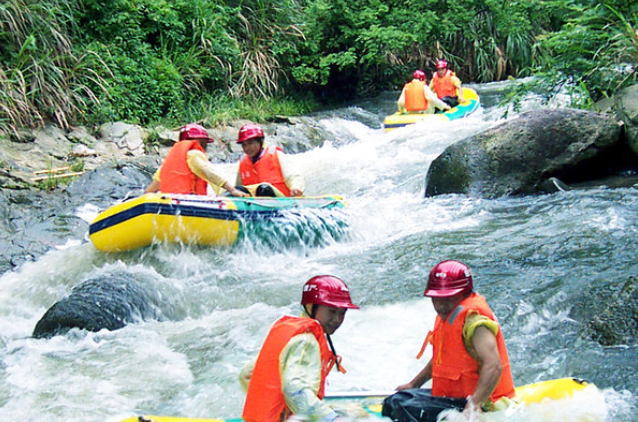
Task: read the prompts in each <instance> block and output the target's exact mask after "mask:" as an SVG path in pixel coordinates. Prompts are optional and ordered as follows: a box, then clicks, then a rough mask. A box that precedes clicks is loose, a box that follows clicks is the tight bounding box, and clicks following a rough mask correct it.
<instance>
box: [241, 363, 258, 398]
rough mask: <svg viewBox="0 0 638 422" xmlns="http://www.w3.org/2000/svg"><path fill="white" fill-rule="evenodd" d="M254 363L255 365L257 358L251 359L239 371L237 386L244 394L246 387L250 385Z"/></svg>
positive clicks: (246, 390)
mask: <svg viewBox="0 0 638 422" xmlns="http://www.w3.org/2000/svg"><path fill="white" fill-rule="evenodd" d="M255 363H257V358H253V359H252V360H251V361H249V362H248V363H247V364H245V365H244V367H243V368H242V369H241V371H239V385H240V386H241V389H242V390H243V392H244V393H246V392H248V385H249V384H250V379H251V378H252V376H253V371H254V370H255Z"/></svg>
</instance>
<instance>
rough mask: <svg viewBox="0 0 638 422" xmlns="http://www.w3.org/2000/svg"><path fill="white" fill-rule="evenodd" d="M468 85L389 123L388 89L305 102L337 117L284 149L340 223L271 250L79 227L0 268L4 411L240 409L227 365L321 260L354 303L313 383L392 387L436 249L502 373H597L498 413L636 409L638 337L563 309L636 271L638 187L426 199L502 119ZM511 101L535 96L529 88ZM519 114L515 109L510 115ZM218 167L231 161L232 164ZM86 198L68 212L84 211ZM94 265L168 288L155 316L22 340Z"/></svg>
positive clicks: (553, 417) (81, 416)
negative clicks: (307, 140) (500, 357)
mask: <svg viewBox="0 0 638 422" xmlns="http://www.w3.org/2000/svg"><path fill="white" fill-rule="evenodd" d="M474 88H476V89H477V91H478V93H479V95H481V98H482V102H483V108H482V109H480V110H479V111H478V112H476V113H475V114H473V115H472V116H470V117H468V118H466V119H463V120H460V121H453V122H439V123H435V124H418V125H413V126H411V127H406V128H402V129H398V130H395V131H392V132H389V133H385V132H384V131H383V129H382V128H381V122H382V119H383V116H384V115H385V114H388V113H391V112H392V111H393V107H394V104H393V102H394V100H395V99H396V96H397V93H388V94H386V95H383V96H381V97H379V98H376V99H374V100H369V101H366V102H361V103H359V104H356V105H352V106H350V107H344V108H342V109H338V110H333V111H330V112H325V113H320V114H317V115H313V116H306V117H304V118H303V119H302V122H305V123H303V124H307V125H312V126H314V127H319V128H321V130H323V131H326V132H329V133H331V134H332V140H331V141H327V142H325V143H324V144H323V145H320V146H318V147H316V148H312V149H310V150H309V151H306V152H303V153H299V154H295V155H294V156H293V159H294V160H295V163H296V165H298V166H300V168H302V169H303V170H304V174H305V179H306V184H307V190H306V194H308V195H320V194H340V195H343V196H344V197H346V198H347V200H348V207H347V209H346V213H347V219H348V230H347V233H346V235H345V236H344V237H343V238H341V239H338V240H335V241H330V242H327V243H324V244H321V245H319V246H318V245H316V244H312V245H303V244H301V245H299V244H298V245H295V246H294V247H286V245H281V246H282V247H277V248H270V247H266V246H265V245H263V244H260V243H251V242H244V243H243V244H241V245H239V246H236V247H233V248H220V249H214V248H202V247H186V246H179V245H155V246H152V247H148V248H144V249H141V250H137V251H132V252H127V253H121V254H105V253H102V252H99V251H97V250H96V249H95V248H94V247H93V246H92V245H91V244H90V242H87V241H86V239H76V242H70V243H66V244H65V245H60V248H56V249H53V250H51V251H50V252H48V253H47V254H45V255H44V256H42V257H40V258H38V259H37V260H36V261H34V262H28V263H26V264H24V265H22V266H21V267H19V268H17V269H15V270H14V271H11V272H7V273H5V274H3V275H2V276H1V277H0V421H2V422H19V421H46V422H62V421H65V422H69V421H77V422H80V421H82V422H87V421H96V422H97V421H106V422H118V421H120V420H122V419H124V418H126V417H129V416H132V415H136V414H156V415H174V416H187V417H191V418H233V417H235V418H236V417H239V416H240V415H241V410H242V406H243V399H244V394H243V392H242V391H241V388H240V386H239V383H238V374H239V371H240V369H241V368H242V366H243V365H244V364H245V363H246V362H247V361H248V360H250V359H251V358H253V357H254V356H255V355H256V354H257V353H258V351H259V348H260V346H261V343H262V342H263V340H264V337H265V335H266V334H267V332H268V330H269V328H270V326H271V324H272V323H273V322H274V321H275V320H276V319H277V318H279V317H280V316H282V315H284V314H291V315H297V314H299V312H300V307H299V304H298V303H299V300H300V297H301V286H302V285H303V283H304V282H305V281H306V280H307V279H309V278H310V277H312V276H314V275H318V274H333V275H337V276H339V277H340V278H342V279H343V280H344V281H345V282H346V283H347V284H348V286H349V287H350V289H351V294H352V298H353V301H354V302H355V303H357V304H359V305H360V306H361V309H360V310H350V311H348V313H347V316H346V320H345V322H344V324H343V325H342V327H341V328H340V329H339V330H338V331H337V332H336V333H335V334H334V336H333V341H334V344H335V347H336V349H337V351H338V353H339V354H340V355H342V356H343V365H344V367H345V368H346V369H347V374H345V375H343V374H340V373H337V372H334V373H332V374H331V375H330V376H329V379H328V382H329V385H328V387H327V390H328V391H329V392H341V391H367V390H375V391H379V390H382V391H391V390H392V389H393V388H394V387H395V386H397V385H399V384H402V383H404V382H407V381H409V380H410V379H411V378H412V377H413V376H414V375H415V374H416V373H417V372H418V371H419V370H420V369H421V368H422V366H423V365H424V364H425V363H426V361H427V358H428V355H427V353H426V356H424V357H423V358H422V360H420V361H418V360H416V359H415V355H416V354H417V352H418V351H419V349H420V347H421V344H422V342H423V340H424V338H425V335H426V334H427V332H428V330H429V329H430V328H431V326H432V324H433V322H434V317H435V313H434V310H433V308H432V305H431V301H430V300H429V299H427V298H424V297H423V290H424V288H425V283H426V280H427V275H428V272H429V270H430V268H431V267H432V266H433V265H434V264H436V263H437V262H439V261H441V260H443V259H458V260H461V261H463V262H465V263H467V264H468V265H469V266H470V268H472V270H473V273H474V284H475V288H476V290H477V291H479V292H480V293H482V294H483V295H484V296H486V298H487V299H488V302H489V303H490V304H491V306H492V308H493V309H494V311H495V313H496V314H497V316H498V317H499V321H500V323H501V325H502V327H503V331H504V334H505V339H506V342H507V345H508V349H509V353H510V361H511V363H512V371H513V376H514V381H515V384H516V385H523V384H528V383H532V382H536V381H543V380H550V379H554V378H561V377H568V376H573V377H579V378H584V379H587V380H589V381H591V382H593V383H595V384H596V385H597V386H598V387H599V391H595V392H589V391H588V392H587V393H583V394H582V395H580V396H577V397H576V396H575V397H574V399H572V400H564V401H561V402H560V403H558V404H556V403H550V404H546V405H544V406H538V407H530V408H526V409H518V410H517V411H516V413H515V415H511V414H508V415H500V416H497V417H496V419H497V420H516V421H523V422H527V421H528V422H540V421H577V420H588V421H609V422H611V421H614V422H620V421H638V416H636V405H637V397H638V370H637V369H638V344H636V342H634V343H630V344H626V345H622V346H614V347H603V346H601V345H600V344H598V343H596V342H594V341H592V340H590V339H588V338H586V337H583V336H582V335H581V332H582V324H583V322H582V321H577V320H575V319H574V318H572V317H570V310H571V309H572V308H573V306H574V305H576V304H577V302H578V301H579V300H581V299H582V297H583V296H582V295H583V294H587V290H586V289H587V288H588V286H592V285H596V286H605V285H609V286H614V285H617V284H620V283H624V282H625V281H626V279H627V278H628V277H629V276H630V275H636V274H637V272H638V263H637V262H636V250H638V190H637V189H635V188H616V189H611V188H605V187H601V188H595V189H587V190H572V191H566V192H558V193H555V194H548V195H537V196H526V197H515V198H499V199H492V200H486V199H478V198H469V197H466V196H462V195H445V196H440V197H434V198H424V190H425V183H424V182H425V175H426V172H427V169H428V167H429V165H430V163H431V162H432V161H433V160H434V159H435V158H436V157H437V156H438V155H439V154H440V153H441V152H442V151H443V150H444V149H445V148H446V147H447V146H448V145H450V144H452V143H454V142H456V141H458V140H461V139H464V138H466V137H469V136H471V135H473V134H476V133H478V132H481V131H483V130H486V129H488V128H490V127H492V126H494V125H497V124H498V123H500V122H502V121H503V119H504V117H503V116H504V112H505V110H506V108H505V107H503V106H500V105H498V99H499V93H500V92H501V89H502V85H500V84H489V85H478V86H474ZM523 106H524V108H526V109H531V108H534V107H541V106H542V105H541V104H540V103H539V102H538V101H537V100H536V99H535V98H533V97H531V98H529V99H527V100H526V101H524V102H523ZM515 115H516V114H515V113H514V112H513V111H512V110H510V112H509V114H508V118H513V117H514V116H515ZM222 168H223V169H224V171H225V172H227V174H228V176H231V175H233V174H234V172H235V171H236V165H231V164H227V165H226V164H225V165H222ZM91 209H93V208H92V204H86V206H85V207H82V208H80V209H78V210H76V213H77V215H78V216H80V217H82V218H85V219H87V220H90V219H91V218H92V217H94V214H93V215H91V212H90V211H87V210H91ZM109 274H129V275H132V276H133V275H134V276H135V277H137V278H143V279H144V280H147V282H148V283H149V284H151V285H152V287H153V289H156V290H157V291H158V292H160V293H161V295H162V297H163V298H164V299H165V302H166V305H165V307H164V308H163V310H164V314H165V318H163V319H162V320H161V321H147V322H144V323H136V324H131V325H128V326H126V327H125V328H123V329H120V330H116V331H112V332H111V331H106V330H103V331H100V332H97V333H92V332H90V333H89V332H85V331H82V330H72V331H70V332H69V333H68V334H66V335H63V336H55V337H53V338H51V339H33V338H31V333H32V331H33V328H34V326H35V324H36V323H37V321H38V320H39V319H40V318H41V317H42V315H43V314H44V312H45V311H46V309H48V308H49V307H50V306H51V305H52V304H53V303H55V302H56V301H58V300H60V299H61V298H63V297H64V296H65V295H67V294H69V292H70V290H71V288H73V286H75V285H77V284H78V283H80V282H81V281H82V280H85V279H87V278H89V277H93V276H99V275H104V276H108V275H109Z"/></svg>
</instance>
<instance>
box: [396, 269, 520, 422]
mask: <svg viewBox="0 0 638 422" xmlns="http://www.w3.org/2000/svg"><path fill="white" fill-rule="evenodd" d="M424 295H425V296H428V297H431V298H432V304H433V305H434V309H435V311H436V313H437V317H436V321H435V323H434V329H433V330H432V331H430V332H429V333H428V335H427V337H426V339H425V342H424V343H423V347H422V348H421V352H420V353H419V355H418V356H417V358H419V357H421V355H422V354H423V352H424V350H425V348H426V346H427V345H428V344H432V346H433V348H434V350H433V355H432V358H431V359H430V361H429V362H428V364H427V365H426V366H425V368H423V370H421V372H419V374H418V375H417V376H416V377H414V379H412V381H410V382H408V383H407V384H403V385H400V386H398V387H397V388H396V389H397V390H399V392H398V393H395V394H394V395H392V396H389V397H388V398H386V400H385V401H384V406H383V415H384V416H389V417H391V418H392V419H393V420H395V421H401V420H404V419H403V418H402V416H401V412H402V411H403V410H400V409H399V408H401V407H402V406H397V404H398V403H399V402H401V401H403V402H404V403H405V401H404V400H405V399H406V398H410V399H412V398H416V397H418V399H417V401H419V403H420V404H421V405H422V406H421V408H420V409H418V412H419V414H422V415H425V417H423V418H421V419H409V420H422V421H425V420H431V421H436V417H437V415H438V414H439V413H440V412H441V411H443V410H446V409H456V410H458V411H463V412H464V413H466V415H471V414H473V413H477V412H479V411H481V410H496V409H499V410H500V409H503V408H506V407H507V406H508V405H509V404H510V400H509V399H510V398H512V397H514V383H513V381H512V373H511V370H510V363H509V358H508V355H507V349H506V347H505V340H504V339H503V332H502V330H501V328H500V326H499V324H498V321H497V319H496V317H495V316H494V313H493V312H492V310H491V309H490V307H489V306H488V304H487V303H486V301H485V298H484V297H483V296H481V295H480V294H478V293H475V292H474V291H473V281H472V274H471V273H470V269H469V268H468V267H467V266H466V265H465V264H463V263H461V262H459V261H454V260H447V261H443V262H440V263H438V264H437V265H436V266H434V268H432V271H431V272H430V276H429V278H428V283H427V287H426V289H425V293H424ZM430 379H432V389H431V390H430V389H420V388H419V387H421V386H422V385H423V384H424V383H425V382H426V381H428V380H430ZM414 389H416V390H414ZM404 390H405V391H404ZM410 396H411V397H410ZM403 408H405V407H404V406H403Z"/></svg>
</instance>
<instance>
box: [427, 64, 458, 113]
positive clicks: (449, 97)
mask: <svg viewBox="0 0 638 422" xmlns="http://www.w3.org/2000/svg"><path fill="white" fill-rule="evenodd" d="M430 88H431V89H432V91H434V92H435V93H436V96H437V97H438V98H439V99H441V100H442V101H443V102H444V103H446V104H449V105H450V106H451V107H456V106H457V105H459V104H461V103H464V102H465V98H464V97H463V88H462V87H461V80H460V79H459V78H458V77H457V76H456V75H455V74H454V72H452V71H451V70H450V69H449V67H448V63H447V61H445V60H439V61H438V62H436V72H434V75H432V80H431V81H430Z"/></svg>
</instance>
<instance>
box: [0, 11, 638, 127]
mask: <svg viewBox="0 0 638 422" xmlns="http://www.w3.org/2000/svg"><path fill="white" fill-rule="evenodd" d="M637 28H638V5H637V3H636V2H630V1H627V0H602V1H601V0H528V1H524V2H521V1H514V0H498V1H496V0H457V1H454V2H451V1H441V0H420V1H418V2H405V1H398V0H269V1H265V0H171V1H167V0H40V1H36V0H5V1H4V2H3V3H2V4H1V5H0V47H1V48H0V59H1V60H0V131H2V132H8V131H10V130H14V131H15V130H17V128H20V127H35V126H39V125H42V124H43V123H45V122H47V121H53V122H55V123H56V124H58V125H60V126H61V127H68V126H70V125H73V124H80V123H101V122H104V121H117V120H121V121H127V122H131V123H139V124H143V125H152V124H154V123H159V122H162V123H164V124H165V125H168V126H176V125H179V124H182V123H183V122H185V121H200V122H204V123H206V124H209V125H215V124H218V123H222V122H225V121H229V120H233V119H237V118H246V119H250V120H254V121H261V120H267V119H269V118H272V117H273V116H275V115H277V114H287V115H293V114H300V113H307V112H308V111H311V110H315V109H318V108H320V107H322V106H325V105H326V104H330V103H332V102H335V101H340V100H344V99H352V98H355V97H357V96H364V95H368V94H372V93H375V92H378V91H379V90H383V89H398V88H399V87H400V86H401V85H402V83H403V82H404V81H405V79H406V75H410V74H411V73H412V71H413V70H414V69H415V68H422V69H424V70H426V71H429V70H431V69H432V67H433V64H434V63H435V61H436V60H437V59H438V58H446V59H447V60H448V61H449V62H450V63H451V66H452V68H453V69H454V70H455V71H456V72H457V74H458V75H459V76H460V77H461V79H463V80H465V81H474V82H490V81H496V80H502V79H505V78H508V77H514V78H518V77H522V76H529V75H537V76H539V77H540V79H536V80H537V81H538V80H540V81H541V82H540V83H544V84H545V85H547V86H548V87H549V88H550V91H549V92H552V90H555V89H558V88H559V87H564V86H566V87H569V88H570V89H573V90H577V91H578V92H580V93H581V94H582V97H581V98H582V105H587V104H588V103H590V102H591V101H595V100H598V99H599V98H602V97H604V96H608V95H611V94H613V93H614V92H615V91H617V90H618V89H620V88H622V87H624V86H627V85H629V84H632V83H635V82H636V79H637V74H636V65H637V64H638V33H637V32H636V29H637ZM537 83H538V82H537Z"/></svg>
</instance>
